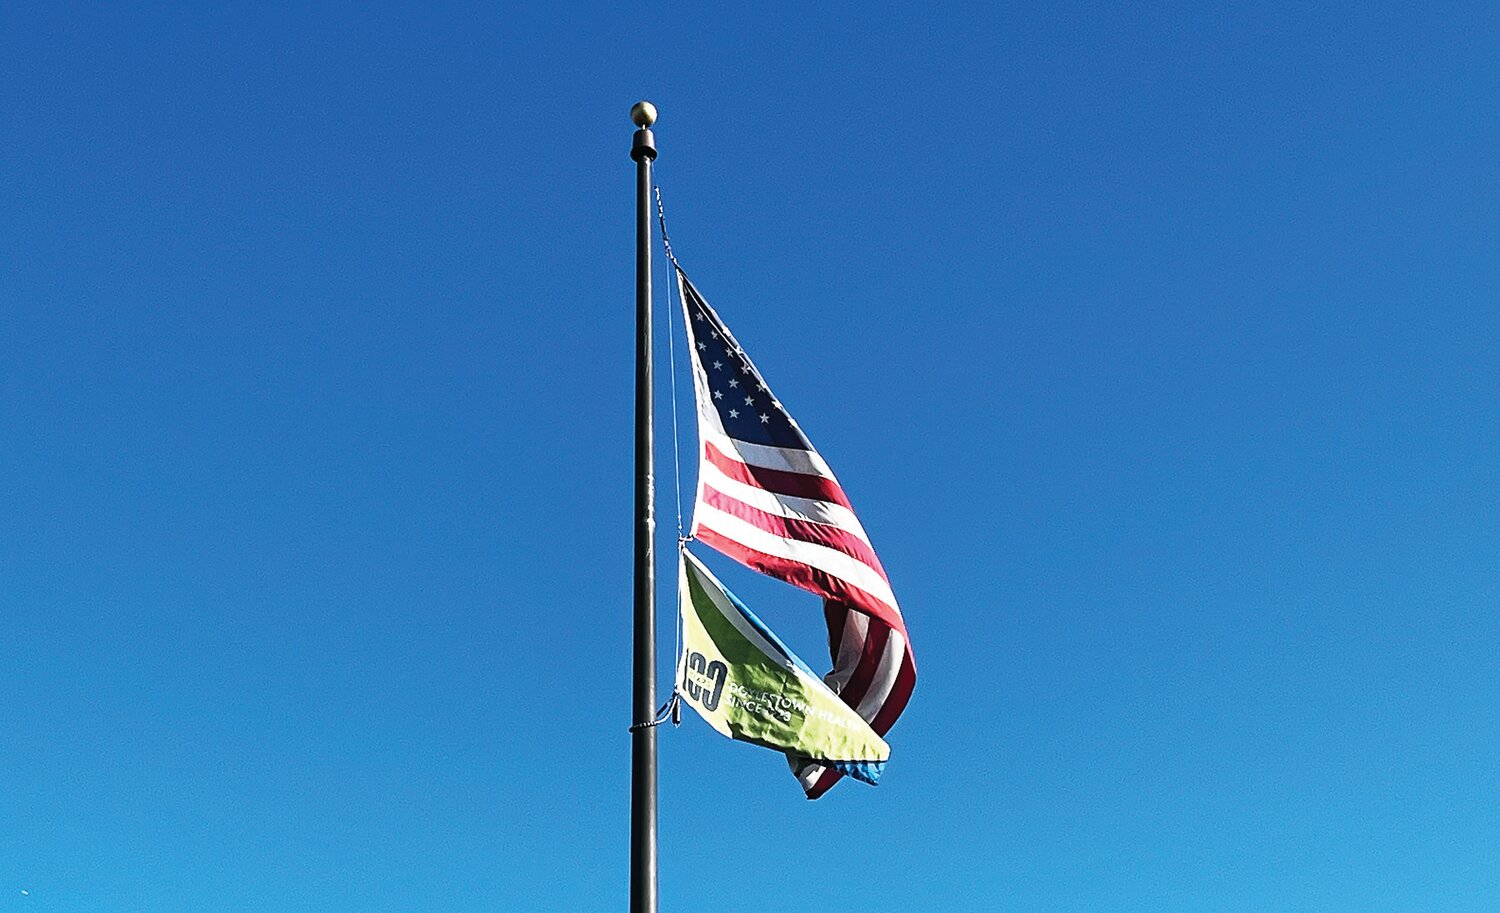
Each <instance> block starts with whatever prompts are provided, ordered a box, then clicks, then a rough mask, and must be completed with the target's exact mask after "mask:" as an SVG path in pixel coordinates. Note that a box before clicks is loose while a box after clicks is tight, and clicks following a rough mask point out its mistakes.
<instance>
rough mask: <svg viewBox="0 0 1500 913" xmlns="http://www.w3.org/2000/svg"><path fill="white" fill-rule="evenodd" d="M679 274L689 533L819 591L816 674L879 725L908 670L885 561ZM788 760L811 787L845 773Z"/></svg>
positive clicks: (910, 675) (905, 696)
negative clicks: (686, 355)
mask: <svg viewBox="0 0 1500 913" xmlns="http://www.w3.org/2000/svg"><path fill="white" fill-rule="evenodd" d="M677 286H678V288H679V289H680V290H681V292H682V308H683V313H684V315H685V318H686V323H687V329H688V340H689V342H691V343H692V354H693V389H694V391H695V393H696V397H697V402H698V437H699V441H700V447H701V451H700V453H699V464H698V497H697V503H696V505H695V507H694V509H693V528H692V532H691V535H692V536H693V537H694V538H695V539H697V541H699V542H702V543H703V544H705V545H708V546H710V547H712V548H714V549H716V550H718V551H720V552H722V553H724V554H725V555H727V556H729V557H730V558H733V559H734V560H736V561H738V562H740V563H741V564H744V565H745V566H747V567H750V568H753V569H755V570H757V571H760V572H761V573H763V574H768V575H770V576H772V577H776V578H778V579H780V580H784V581H786V582H787V583H790V584H792V585H794V586H798V587H801V588H802V589H805V590H808V591H810V592H812V593H815V594H817V595H819V596H821V597H823V613H824V616H825V618H826V620H827V622H828V644H829V652H830V654H831V655H832V658H833V671H832V672H829V673H828V674H827V675H826V676H824V681H825V682H827V683H828V685H829V687H831V688H832V689H833V690H834V691H835V692H836V693H837V694H838V695H839V696H840V697H841V698H843V700H844V702H845V703H846V704H848V705H849V706H850V707H853V708H854V710H855V712H857V713H858V714H859V715H860V716H861V717H863V718H864V719H865V720H866V721H867V722H869V724H870V727H871V728H872V729H874V730H875V731H876V732H877V733H879V734H880V735H882V736H884V735H885V734H886V732H888V731H889V730H890V728H891V726H892V725H893V724H894V723H895V722H896V718H897V717H898V716H900V715H901V711H902V710H903V709H904V708H905V707H906V702H907V700H909V699H910V697H911V691H912V686H913V685H914V684H915V683H916V678H917V670H916V666H915V665H914V664H913V662H912V655H911V644H910V643H909V641H908V640H907V636H906V623H905V622H904V621H902V618H901V609H900V607H899V606H898V605H897V603H896V596H895V594H894V593H892V592H891V585H890V582H889V581H888V580H887V579H886V574H885V569H884V568H882V567H881V566H880V559H879V558H877V557H875V551H874V549H872V548H871V547H870V538H869V536H867V535H866V534H865V530H864V527H863V526H861V525H860V522H859V519H858V518H857V517H855V516H854V510H853V509H852V508H851V507H850V505H849V499H848V498H846V497H845V496H844V490H843V489H842V488H841V487H840V486H839V483H838V480H837V479H836V478H834V475H833V471H832V470H831V469H829V468H828V464H827V463H825V462H824V461H823V458H822V457H821V456H819V455H818V451H817V450H816V449H815V448H814V447H813V445H812V443H811V442H809V441H808V439H807V435H805V434H803V433H802V429H801V428H800V427H798V425H797V422H796V421H795V420H794V419H793V418H792V417H791V416H790V415H789V414H787V411H786V409H784V408H783V407H782V405H781V402H780V401H779V400H777V399H776V397H775V395H774V394H772V393H771V390H770V388H769V387H767V386H766V382H765V380H764V379H763V378H762V377H761V376H760V372H759V371H757V370H756V369H755V365H753V364H751V362H750V358H749V356H747V355H746V354H745V350H744V349H742V348H741V347H740V345H739V343H737V342H735V340H734V337H733V336H732V335H730V333H729V330H728V328H727V327H725V326H724V323H723V321H721V320H720V319H719V315H718V314H716V313H714V311H713V308H711V307H709V306H708V302H706V301H704V300H703V296H702V295H700V294H698V290H697V289H696V288H694V287H693V284H692V283H691V282H689V281H688V278H687V276H686V275H684V274H683V273H682V271H681V270H678V271H677ZM791 760H792V769H793V772H794V773H795V774H796V775H797V778H798V779H799V780H800V781H801V782H802V788H803V789H804V790H805V791H806V793H807V797H808V798H809V799H816V798H818V797H819V796H821V795H823V793H825V792H827V791H828V789H829V788H830V787H832V786H833V784H834V783H836V782H838V780H839V778H840V777H841V776H842V774H840V773H839V772H838V771H836V770H833V769H832V768H827V767H822V766H819V765H817V764H812V763H810V762H807V761H806V760H805V759H802V760H800V761H799V760H798V759H795V758H794V759H791Z"/></svg>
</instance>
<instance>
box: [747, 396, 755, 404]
mask: <svg viewBox="0 0 1500 913" xmlns="http://www.w3.org/2000/svg"><path fill="white" fill-rule="evenodd" d="M745 405H747V406H753V405H755V397H753V396H747V397H745Z"/></svg>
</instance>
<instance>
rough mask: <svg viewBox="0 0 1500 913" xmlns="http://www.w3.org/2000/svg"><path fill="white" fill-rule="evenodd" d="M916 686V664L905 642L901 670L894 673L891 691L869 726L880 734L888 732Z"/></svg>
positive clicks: (909, 646)
mask: <svg viewBox="0 0 1500 913" xmlns="http://www.w3.org/2000/svg"><path fill="white" fill-rule="evenodd" d="M916 686H917V665H916V663H914V662H912V658H911V644H907V645H906V656H905V657H903V658H902V660H901V671H900V672H897V673H896V682H895V684H893V685H891V693H890V694H888V695H886V698H885V703H884V704H882V705H881V707H880V710H879V711H877V712H876V714H875V719H873V720H871V721H870V728H871V729H873V730H875V731H876V732H878V733H880V734H881V735H885V734H886V733H887V732H890V731H891V727H892V726H894V725H896V718H897V717H899V716H901V711H903V710H905V709H906V703H907V701H910V700H911V693H912V691H913V689H915V688H916Z"/></svg>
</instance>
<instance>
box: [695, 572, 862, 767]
mask: <svg viewBox="0 0 1500 913" xmlns="http://www.w3.org/2000/svg"><path fill="white" fill-rule="evenodd" d="M681 554H682V560H681V565H680V568H681V572H680V575H679V579H678V591H679V593H678V599H679V601H680V602H681V605H682V643H683V650H682V657H681V665H680V667H679V668H678V670H677V680H678V692H679V693H680V694H681V695H682V699H683V701H685V702H686V703H687V704H688V705H689V706H691V707H692V708H693V709H694V710H696V711H698V714H699V715H700V716H702V717H703V719H705V720H707V721H708V724H709V725H710V726H712V727H713V728H715V729H717V730H718V731H719V732H722V733H723V734H724V735H727V736H729V737H730V738H731V739H739V740H740V741H743V742H754V743H755V744H757V745H764V746H766V747H767V748H774V749H776V750H777V751H782V752H785V753H786V754H787V756H788V757H789V758H791V759H792V761H793V763H794V765H795V764H797V763H799V762H802V761H805V760H807V759H811V760H814V761H817V762H818V763H819V764H822V765H824V766H827V767H833V768H835V769H837V770H840V771H842V772H844V773H846V774H849V775H850V776H853V777H855V778H857V779H860V780H863V781H865V782H866V783H871V784H873V783H875V781H876V780H877V779H878V778H879V777H880V772H881V770H882V769H883V768H884V767H885V762H886V759H888V758H889V757H890V755H891V749H890V746H888V745H886V743H885V740H884V739H882V738H881V737H880V736H878V735H876V734H875V730H873V729H871V728H870V725H869V724H868V723H866V722H865V721H864V720H863V719H861V718H860V716H859V714H857V713H855V712H854V710H853V709H851V708H850V707H849V705H848V704H845V703H844V702H843V700H841V699H840V698H839V696H838V695H837V694H834V693H833V691H832V689H830V688H829V687H828V686H827V685H825V684H823V680H822V679H820V678H818V676H817V675H816V674H814V673H813V671H812V670H811V669H809V668H808V667H807V665H806V664H805V663H803V662H802V660H800V659H798V658H797V657H796V655H794V654H793V653H792V651H791V650H788V649H787V647H786V645H785V644H783V643H782V642H781V640H780V639H779V638H777V636H776V635H775V634H772V633H771V630H770V628H767V627H766V626H765V625H764V624H762V623H761V620H760V619H759V618H756V617H755V615H754V613H752V612H751V611H750V610H749V609H748V608H746V606H745V604H744V603H742V602H740V601H739V599H737V598H735V596H734V594H733V593H731V592H729V591H728V590H727V589H725V588H724V585H723V584H722V583H720V582H719V581H718V580H717V579H716V578H715V577H714V576H713V574H711V573H709V571H708V568H706V567H704V566H703V564H702V562H700V561H699V560H698V559H697V558H694V557H693V556H692V555H690V554H688V551H687V550H686V549H682V550H681Z"/></svg>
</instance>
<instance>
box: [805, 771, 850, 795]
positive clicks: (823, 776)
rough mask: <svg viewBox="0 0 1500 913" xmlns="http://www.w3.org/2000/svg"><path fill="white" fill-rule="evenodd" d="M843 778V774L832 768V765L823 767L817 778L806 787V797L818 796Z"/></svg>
mask: <svg viewBox="0 0 1500 913" xmlns="http://www.w3.org/2000/svg"><path fill="white" fill-rule="evenodd" d="M843 778H844V775H843V774H841V773H839V772H838V771H836V770H834V769H833V768H832V767H825V768H823V772H822V773H820V774H818V778H817V779H816V780H814V781H813V785H812V786H810V787H808V788H807V790H806V793H807V798H809V799H816V798H818V797H819V796H821V795H823V794H824V793H826V792H828V791H829V790H830V789H832V788H833V784H835V783H837V782H838V781H840V780H842V779H843Z"/></svg>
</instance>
